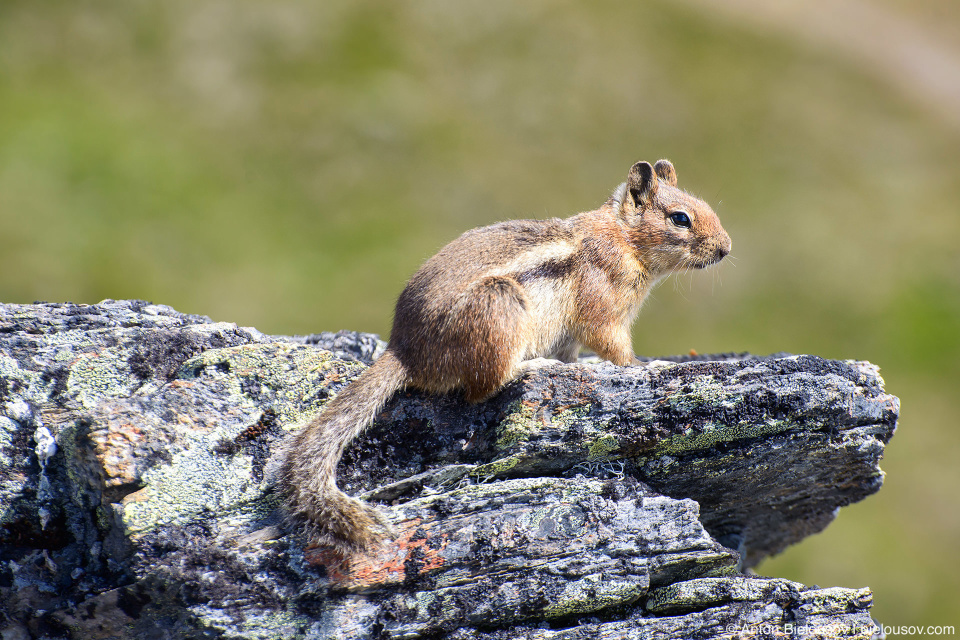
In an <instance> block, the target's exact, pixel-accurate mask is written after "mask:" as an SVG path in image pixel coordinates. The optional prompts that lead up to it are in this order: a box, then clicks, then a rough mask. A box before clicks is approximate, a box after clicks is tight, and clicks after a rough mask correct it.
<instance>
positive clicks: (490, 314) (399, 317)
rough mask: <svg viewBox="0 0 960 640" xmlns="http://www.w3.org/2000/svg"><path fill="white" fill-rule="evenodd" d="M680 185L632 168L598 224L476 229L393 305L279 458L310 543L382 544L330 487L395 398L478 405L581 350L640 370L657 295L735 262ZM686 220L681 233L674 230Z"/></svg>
mask: <svg viewBox="0 0 960 640" xmlns="http://www.w3.org/2000/svg"><path fill="white" fill-rule="evenodd" d="M676 184H677V174H676V172H675V170H674V168H673V165H672V164H670V162H669V161H667V160H660V161H659V162H657V163H656V165H654V166H652V167H651V166H650V164H649V163H646V162H638V163H636V164H635V165H633V166H632V167H631V168H630V171H629V173H628V175H627V182H626V183H624V184H623V185H621V186H620V187H619V188H618V189H617V191H615V192H614V194H613V196H611V198H610V199H609V200H607V202H606V203H605V204H604V205H603V206H602V207H600V208H599V209H597V210H595V211H590V212H587V213H581V214H579V215H576V216H573V217H572V218H568V219H566V220H559V219H551V220H517V221H511V222H502V223H499V224H494V225H491V226H489V227H483V228H481V229H474V230H472V231H468V232H466V233H464V234H463V235H462V236H460V237H459V238H457V239H456V240H454V241H453V242H451V243H450V244H448V245H447V246H446V247H444V248H443V249H441V250H440V252H439V253H437V255H435V256H434V257H432V258H430V259H429V260H427V262H426V263H425V264H424V265H423V266H422V267H421V268H420V269H419V270H418V271H417V273H415V274H414V276H413V277H412V278H411V279H410V282H409V283H407V286H406V288H405V289H404V291H403V293H401V294H400V298H399V299H398V300H397V307H396V311H395V314H394V321H393V331H392V333H391V335H390V344H389V345H388V346H387V350H386V352H385V353H384V354H383V356H381V357H380V359H379V360H377V362H375V363H374V364H373V365H372V366H371V367H370V368H369V369H367V370H366V371H365V372H364V373H363V374H362V375H361V376H360V377H359V378H358V379H357V380H356V381H354V382H353V383H351V384H350V385H349V386H348V387H347V388H346V389H344V390H343V391H342V392H341V393H340V394H339V395H338V396H337V397H336V398H334V399H333V400H331V401H330V402H329V403H328V405H327V406H326V407H325V408H324V410H323V412H322V413H321V415H320V416H319V417H318V418H317V419H316V420H314V421H313V422H311V423H310V424H308V425H306V426H305V427H304V428H302V429H301V430H300V431H299V432H298V433H296V434H295V435H294V436H292V437H291V438H290V440H289V442H288V444H287V445H286V447H285V450H284V453H283V476H284V478H283V483H284V488H285V491H286V496H287V504H288V507H289V510H290V512H291V514H292V515H293V516H294V517H295V518H297V519H298V520H300V521H302V522H304V523H305V526H306V528H307V532H308V535H309V536H310V538H311V540H312V541H313V542H315V543H317V544H321V545H330V546H332V547H334V548H335V549H336V550H337V551H338V552H340V553H341V554H348V553H351V552H355V551H363V550H367V549H369V548H371V547H373V546H375V545H376V544H377V543H378V541H379V540H380V539H381V538H382V537H383V535H385V534H386V533H387V532H388V531H389V524H388V523H387V522H386V521H385V520H384V519H383V517H382V516H381V515H380V514H379V513H378V512H377V511H376V510H375V509H373V508H372V507H370V506H368V505H366V504H364V503H362V502H360V501H358V500H356V499H354V498H351V497H349V496H347V495H346V494H344V493H343V492H342V491H340V489H338V488H337V485H336V467H337V463H338V462H339V461H340V457H341V456H342V454H343V450H344V448H345V447H346V445H347V444H348V443H349V442H350V441H351V440H352V439H353V438H355V437H356V436H357V435H358V434H359V433H360V432H361V431H363V429H365V428H366V427H367V426H368V425H369V424H370V423H371V422H372V421H373V418H374V417H375V416H376V414H377V413H378V412H379V411H380V409H381V408H382V407H383V405H384V404H385V403H386V402H387V401H388V400H389V399H390V398H391V397H392V396H393V394H394V393H395V392H396V391H397V390H399V389H401V388H404V387H414V388H418V389H421V390H424V391H428V392H435V393H443V392H447V391H452V390H455V389H459V390H462V391H463V392H464V395H465V397H466V399H467V400H468V401H470V402H479V401H481V400H484V399H485V398H488V397H490V396H492V395H493V394H495V393H496V392H497V391H499V390H500V389H501V388H502V387H503V386H504V385H505V384H507V383H508V382H510V381H511V380H513V379H514V378H516V377H517V376H518V375H520V374H522V373H523V371H525V370H526V368H527V366H528V365H527V364H526V361H528V360H531V359H534V358H555V359H559V360H562V361H564V362H571V361H573V360H575V359H576V357H577V354H578V353H579V351H580V348H581V346H583V347H586V348H588V349H591V350H593V351H595V352H596V353H597V354H598V355H599V356H601V357H602V358H605V359H607V360H609V361H611V362H613V363H615V364H618V365H624V366H625V365H629V364H631V363H632V362H634V361H635V356H634V355H633V348H632V345H631V340H630V326H631V324H632V323H633V321H634V319H635V318H636V315H637V313H638V312H639V310H640V306H641V304H642V303H643V300H644V298H645V297H646V295H647V293H648V292H649V291H650V289H651V288H652V287H653V286H654V284H656V282H657V281H658V280H659V279H661V278H662V277H664V276H666V275H668V274H670V273H674V272H676V271H679V270H683V269H689V268H702V267H706V266H709V265H711V264H714V263H716V262H719V261H720V260H722V259H723V257H724V256H726V255H727V254H728V253H729V251H730V237H729V236H728V235H727V233H726V232H725V231H724V230H723V228H722V227H721V226H720V220H719V219H718V218H717V216H716V214H714V212H713V211H712V210H711V209H710V207H709V205H707V204H706V203H705V202H703V201H701V200H699V199H697V198H694V197H693V196H691V195H689V194H687V193H685V192H683V191H681V190H680V189H678V188H677V186H676ZM680 213H682V214H684V215H685V216H686V217H687V221H688V222H689V226H685V225H686V222H684V220H683V218H682V217H679V218H676V219H672V218H671V216H676V215H677V214H680ZM676 220H680V222H681V223H683V224H678V223H677V222H676Z"/></svg>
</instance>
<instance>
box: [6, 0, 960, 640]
mask: <svg viewBox="0 0 960 640" xmlns="http://www.w3.org/2000/svg"><path fill="white" fill-rule="evenodd" d="M767 5H769V6H767ZM793 5H800V8H799V10H794V11H791V10H790V9H789V7H790V6H793ZM777 6H779V7H780V8H779V9H774V8H772V7H777ZM958 69H960V3H956V2H951V1H950V0H943V1H941V2H938V1H934V0H911V1H910V2H906V1H905V0H883V1H879V0H878V1H876V2H871V3H866V2H857V1H856V0H844V1H843V2H836V3H831V2H827V1H825V0H819V1H813V0H811V2H808V3H783V4H782V5H781V4H780V3H767V4H764V3H763V2H762V0H756V1H754V0H730V1H729V2H720V1H719V0H713V1H711V0H685V1H683V2H669V1H667V0H662V1H648V2H613V1H609V0H601V1H597V2H591V3H575V2H545V1H543V0H532V1H528V2H513V1H506V0H485V1H483V2H476V1H465V2H446V1H441V0H432V1H423V2H405V1H400V2H370V1H362V0H359V1H358V0H353V1H341V0H323V2H308V1H306V0H303V1H296V0H281V1H275V2H269V3H266V2H252V1H250V0H236V1H232V2H226V1H207V0H171V1H168V2H164V3H155V2H146V1H145V0H129V1H127V2H123V3H107V2H89V1H85V0H69V1H56V0H45V1H44V2H42V3H38V2H35V1H20V0H4V2H3V3H0V300H2V301H4V302H31V301H34V300H52V301H68V300H69V301H75V302H87V303H92V302H96V301H99V300H101V299H104V298H117V299H119V298H144V299H148V300H152V301H154V302H158V303H164V304H169V305H172V306H173V307H175V308H176V309H178V310H180V311H184V312H191V313H201V314H205V315H209V316H211V317H212V318H214V319H215V320H223V321H233V322H237V323H239V324H241V325H245V326H255V327H257V328H258V329H260V330H261V331H264V332H267V333H278V334H294V333H310V332H317V331H322V330H337V329H341V328H349V329H357V330H363V331H373V332H377V333H380V334H382V335H383V336H386V335H387V334H388V331H389V326H390V319H391V312H392V308H393V302H394V300H395V298H396V296H397V294H398V293H399V292H400V290H401V289H402V287H403V284H404V281H405V279H406V278H407V277H408V276H409V275H410V274H412V273H413V271H414V270H415V269H416V268H417V266H418V265H419V264H420V263H421V262H422V261H423V260H425V259H426V258H427V257H429V256H430V255H431V254H432V253H433V252H435V251H436V250H437V249H439V248H440V247H441V246H442V245H444V244H445V243H446V242H448V241H449V240H451V239H452V238H454V237H456V236H457V235H458V234H459V233H461V232H462V231H464V230H466V229H469V228H472V227H476V226H480V225H485V224H489V223H491V222H494V221H497V220H503V219H508V218H519V217H548V216H567V215H570V214H573V213H575V212H578V211H582V210H586V209H592V208H595V207H596V206H598V205H599V204H600V203H602V202H603V200H604V199H605V197H606V196H607V194H608V193H609V192H610V191H611V190H612V189H613V188H614V187H615V186H616V185H617V183H619V182H620V181H622V180H623V179H624V177H625V176H626V171H627V169H628V168H629V166H630V165H631V163H633V162H634V161H636V160H640V159H646V160H650V161H654V160H656V159H658V158H661V157H668V158H670V159H672V160H673V161H674V163H675V165H676V166H677V170H678V173H679V176H680V185H681V186H682V187H685V188H686V189H688V190H689V191H691V192H693V193H695V194H697V195H699V196H701V197H703V198H704V199H706V200H707V201H709V202H711V203H712V204H713V205H714V208H715V209H716V210H717V212H718V213H719V214H720V216H721V218H722V220H723V221H724V225H725V227H726V228H727V230H728V231H729V232H730V235H731V236H732V237H733V257H734V259H733V260H730V261H727V262H726V263H725V264H723V265H721V267H720V268H719V269H715V270H712V271H709V272H703V273H697V274H695V275H687V276H683V277H679V278H674V279H672V280H668V281H666V282H665V283H664V284H662V285H661V286H660V288H659V289H658V290H657V291H656V292H655V294H654V296H653V299H652V300H651V301H650V302H649V303H648V304H647V306H646V307H645V309H644V311H643V313H642V314H641V317H640V320H639V321H638V323H637V325H636V329H635V337H634V346H635V348H636V351H637V352H638V353H642V354H647V355H663V354H670V353H685V352H687V351H689V350H690V349H696V350H697V351H698V352H701V353H707V352H717V351H751V352H753V353H759V354H763V353H769V352H774V351H791V352H795V353H814V354H819V355H822V356H826V357H830V358H854V359H867V360H871V361H872V362H874V363H876V364H879V365H880V366H881V367H882V370H883V375H884V378H885V380H886V383H887V390H888V391H889V392H890V393H893V394H895V395H898V396H899V397H900V398H901V400H902V416H901V421H900V430H899V432H898V434H897V435H896V437H895V438H894V439H893V441H892V442H891V444H890V446H889V448H888V451H887V456H886V458H885V460H884V462H883V467H884V469H885V470H886V471H887V474H888V475H887V479H886V484H885V486H884V488H883V490H882V491H881V492H880V493H879V494H877V495H876V496H873V497H871V498H869V499H867V500H866V501H865V502H862V503H860V504H858V505H855V506H852V507H848V508H846V509H844V510H843V511H842V512H841V513H840V516H839V518H838V519H837V521H836V522H835V523H834V524H833V525H831V526H830V527H829V528H828V529H827V530H826V531H825V532H824V533H823V534H821V535H819V536H815V537H813V538H811V539H808V540H807V541H805V542H803V543H802V544H800V545H797V546H795V547H793V548H791V549H789V550H788V551H787V552H785V553H784V554H782V555H781V556H779V557H777V558H775V559H773V560H770V561H768V562H767V563H765V564H764V565H762V566H761V567H760V572H761V573H764V574H767V575H776V576H783V577H788V578H792V579H796V580H800V581H803V582H805V583H807V584H819V585H822V586H833V585H842V586H849V587H859V586H865V585H869V586H870V587H871V588H872V589H873V590H874V594H875V608H874V615H875V617H876V618H877V619H878V620H879V621H881V622H883V623H884V624H890V625H936V624H954V625H960V619H958V616H957V614H956V613H955V612H956V600H957V598H958V597H960V574H958V571H957V569H958V567H960V562H958V560H960V550H958V545H957V542H958V540H960V498H958V495H957V487H958V480H960V471H958V465H957V464H956V457H957V453H958V451H960V430H958V428H957V427H958V424H957V422H958V420H957V418H956V416H957V415H958V414H960V389H958V383H960V249H958V241H960V215H958V214H960V207H958V203H960V94H958V91H960V73H958Z"/></svg>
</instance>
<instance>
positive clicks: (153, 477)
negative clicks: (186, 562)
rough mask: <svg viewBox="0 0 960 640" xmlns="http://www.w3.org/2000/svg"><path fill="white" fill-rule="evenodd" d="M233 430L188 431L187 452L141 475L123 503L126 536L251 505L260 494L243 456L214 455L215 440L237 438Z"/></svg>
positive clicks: (247, 507)
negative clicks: (140, 482) (141, 485)
mask: <svg viewBox="0 0 960 640" xmlns="http://www.w3.org/2000/svg"><path fill="white" fill-rule="evenodd" d="M236 431H237V429H233V430H232V431H229V430H227V429H224V428H219V429H214V430H213V431H211V432H209V433H196V432H195V433H192V434H188V435H186V436H185V437H186V438H187V439H188V440H189V443H188V446H187V447H186V451H184V452H181V453H178V454H176V455H175V456H174V457H173V459H172V460H171V461H170V462H169V463H167V464H162V465H158V466H156V467H153V468H151V469H149V470H147V471H146V472H144V474H143V481H144V482H145V484H146V486H145V487H144V488H143V489H141V490H140V491H138V492H136V493H135V494H132V495H131V496H130V497H129V499H128V500H126V501H125V503H124V509H123V522H124V525H125V527H126V530H127V532H128V533H129V534H133V535H136V534H140V533H143V532H146V531H149V530H151V529H154V528H156V527H158V526H161V525H166V524H184V523H187V522H189V521H191V520H193V519H195V518H196V517H198V516H200V515H204V514H218V515H219V516H220V517H221V518H222V517H225V515H224V514H226V513H230V512H234V511H237V510H239V509H249V508H253V507H251V506H250V505H251V504H252V503H254V502H256V501H257V500H258V499H259V498H260V495H261V490H260V487H259V484H258V483H256V482H254V481H253V479H252V477H251V461H250V458H249V457H247V456H218V455H215V454H213V453H212V450H213V449H214V448H215V446H216V444H217V442H219V441H220V440H221V439H224V438H232V437H236V435H237V434H236Z"/></svg>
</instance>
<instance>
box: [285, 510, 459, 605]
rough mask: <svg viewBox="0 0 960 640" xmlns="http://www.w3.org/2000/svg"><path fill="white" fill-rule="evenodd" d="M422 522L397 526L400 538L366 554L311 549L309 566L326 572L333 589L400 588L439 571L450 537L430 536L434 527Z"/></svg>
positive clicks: (410, 522)
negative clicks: (319, 567)
mask: <svg viewBox="0 0 960 640" xmlns="http://www.w3.org/2000/svg"><path fill="white" fill-rule="evenodd" d="M422 522H423V520H422V519H420V518H417V519H414V520H409V521H407V522H403V523H401V524H400V525H398V530H399V531H398V535H397V537H396V538H395V539H393V540H385V541H384V542H383V543H382V544H381V545H380V546H379V547H377V548H376V549H373V550H371V551H370V552H367V553H354V554H352V555H348V556H342V555H340V554H339V553H337V552H336V551H335V550H333V549H332V548H330V547H308V548H307V549H305V550H304V557H305V559H306V561H307V562H308V563H309V564H312V565H315V566H322V567H323V568H324V569H326V572H327V577H328V578H329V579H330V582H331V585H332V586H334V587H337V588H340V589H346V590H348V591H366V590H369V589H379V588H382V587H385V586H388V585H393V584H400V583H402V582H404V581H406V580H409V579H413V578H416V577H418V576H421V575H423V574H425V573H428V572H430V571H433V570H435V569H439V568H440V567H442V566H443V565H444V563H445V559H444V557H443V555H442V553H443V550H444V549H445V548H446V546H447V543H448V535H447V534H446V533H440V534H438V535H431V532H430V529H431V528H432V525H431V524H428V525H422Z"/></svg>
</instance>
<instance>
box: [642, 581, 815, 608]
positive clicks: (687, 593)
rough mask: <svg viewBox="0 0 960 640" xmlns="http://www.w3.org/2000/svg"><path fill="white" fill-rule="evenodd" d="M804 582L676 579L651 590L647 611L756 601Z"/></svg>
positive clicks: (792, 588)
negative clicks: (680, 580)
mask: <svg viewBox="0 0 960 640" xmlns="http://www.w3.org/2000/svg"><path fill="white" fill-rule="evenodd" d="M802 588H803V585H801V584H798V583H796V582H791V581H789V580H783V579H779V578H777V579H766V578H749V577H743V576H729V577H705V578H696V579H693V580H687V581H685V582H677V583H674V584H671V585H669V586H666V587H661V588H659V589H655V590H653V591H651V592H650V597H649V598H648V600H647V610H648V611H651V612H654V613H670V612H678V611H691V610H700V609H703V608H706V607H713V606H718V605H722V604H726V603H728V602H755V601H764V600H768V599H770V597H771V595H772V594H774V593H783V594H790V593H793V594H796V593H798V592H799V590H800V589H802Z"/></svg>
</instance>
